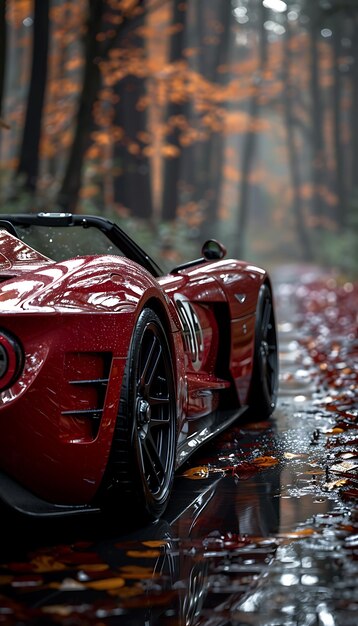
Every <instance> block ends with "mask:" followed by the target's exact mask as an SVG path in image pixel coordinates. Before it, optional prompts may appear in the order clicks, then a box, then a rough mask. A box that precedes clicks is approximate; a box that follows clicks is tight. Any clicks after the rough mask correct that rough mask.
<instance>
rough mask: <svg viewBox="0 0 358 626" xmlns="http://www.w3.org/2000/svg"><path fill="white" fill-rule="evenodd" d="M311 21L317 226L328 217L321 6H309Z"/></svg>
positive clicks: (312, 123) (312, 116)
mask: <svg viewBox="0 0 358 626" xmlns="http://www.w3.org/2000/svg"><path fill="white" fill-rule="evenodd" d="M307 8H308V15H309V18H310V21H309V47H310V96H311V137H312V151H311V154H312V158H311V178H312V213H313V215H314V216H316V218H317V220H318V221H317V222H316V223H317V225H320V224H319V220H320V218H321V216H322V215H325V211H326V206H325V203H324V199H323V195H322V189H323V186H324V184H325V182H326V171H327V164H326V155H325V142H324V133H323V127H324V124H323V121H324V115H325V111H324V102H323V98H322V91H321V84H320V58H319V45H318V42H319V39H320V33H321V28H322V11H321V8H320V6H319V4H318V3H311V2H310V3H309V4H308V5H307Z"/></svg>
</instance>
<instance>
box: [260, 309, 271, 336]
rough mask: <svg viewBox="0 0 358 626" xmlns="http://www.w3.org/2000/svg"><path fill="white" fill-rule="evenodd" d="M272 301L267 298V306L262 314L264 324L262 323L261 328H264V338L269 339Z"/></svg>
mask: <svg viewBox="0 0 358 626" xmlns="http://www.w3.org/2000/svg"><path fill="white" fill-rule="evenodd" d="M271 309H272V306H271V301H270V300H266V301H265V308H264V312H263V315H262V325H261V329H262V338H263V339H265V340H266V339H267V332H268V330H269V321H270V316H271Z"/></svg>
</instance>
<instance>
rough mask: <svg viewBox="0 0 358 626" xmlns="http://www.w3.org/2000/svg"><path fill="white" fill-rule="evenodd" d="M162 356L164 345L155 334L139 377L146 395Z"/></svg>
mask: <svg viewBox="0 0 358 626" xmlns="http://www.w3.org/2000/svg"><path fill="white" fill-rule="evenodd" d="M161 356H162V346H161V345H160V342H159V340H158V338H157V337H156V336H153V341H152V345H151V346H150V349H149V353H148V356H147V358H146V361H145V363H144V366H143V368H142V371H141V374H140V378H139V385H140V387H141V389H142V390H143V393H144V394H145V395H146V396H148V395H149V390H150V388H151V385H152V383H153V380H154V377H155V374H156V372H157V369H158V365H159V363H160V359H161Z"/></svg>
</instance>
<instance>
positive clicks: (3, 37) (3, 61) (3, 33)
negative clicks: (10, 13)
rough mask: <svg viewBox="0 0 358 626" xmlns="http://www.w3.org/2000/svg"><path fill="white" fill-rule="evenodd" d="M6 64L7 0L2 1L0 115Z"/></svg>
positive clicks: (0, 4) (0, 7)
mask: <svg viewBox="0 0 358 626" xmlns="http://www.w3.org/2000/svg"><path fill="white" fill-rule="evenodd" d="M5 66H6V0H3V1H2V2H0V117H1V114H2V101H3V95H4V82H5Z"/></svg>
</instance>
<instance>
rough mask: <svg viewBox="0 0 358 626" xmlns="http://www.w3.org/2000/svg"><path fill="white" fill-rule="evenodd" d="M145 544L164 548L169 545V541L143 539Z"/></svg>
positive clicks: (149, 546)
mask: <svg viewBox="0 0 358 626" xmlns="http://www.w3.org/2000/svg"><path fill="white" fill-rule="evenodd" d="M142 544H143V546H148V548H163V547H164V546H167V545H168V542H167V541H164V540H163V539H156V540H153V541H142Z"/></svg>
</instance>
